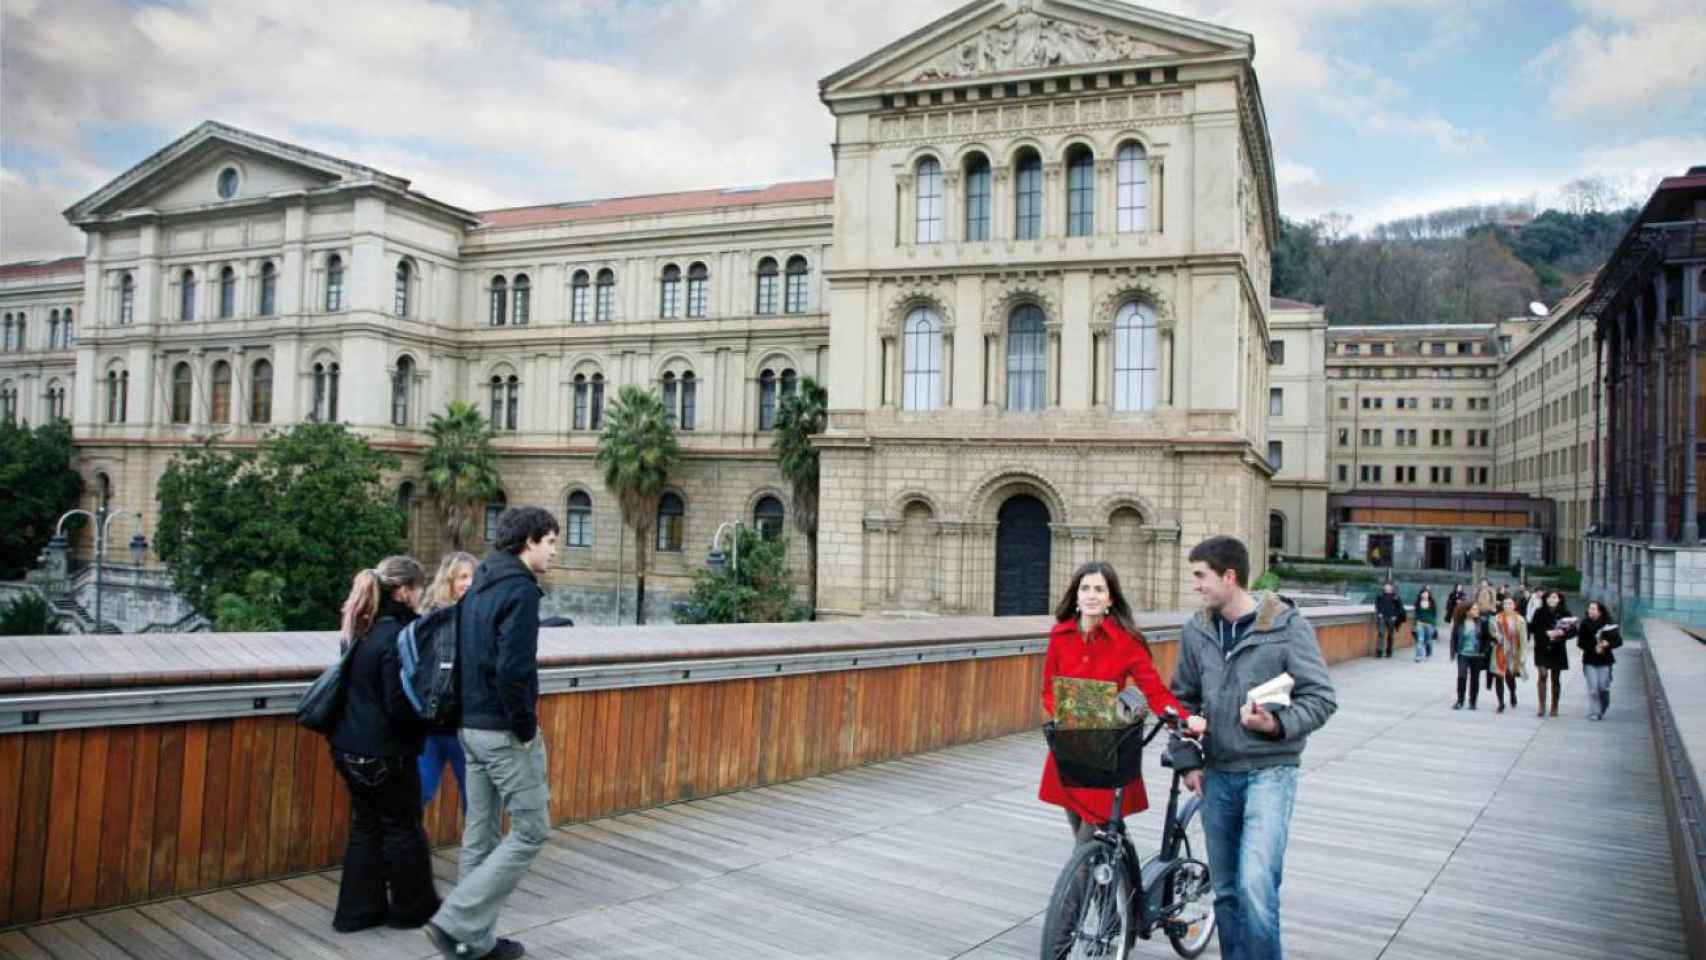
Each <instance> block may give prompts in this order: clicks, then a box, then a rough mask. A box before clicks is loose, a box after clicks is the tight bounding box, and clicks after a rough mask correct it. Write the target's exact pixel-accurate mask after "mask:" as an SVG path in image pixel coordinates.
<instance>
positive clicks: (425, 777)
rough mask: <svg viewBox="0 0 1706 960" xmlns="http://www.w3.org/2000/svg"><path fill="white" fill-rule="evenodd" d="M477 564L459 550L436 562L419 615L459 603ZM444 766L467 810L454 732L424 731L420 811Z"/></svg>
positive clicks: (464, 766)
mask: <svg viewBox="0 0 1706 960" xmlns="http://www.w3.org/2000/svg"><path fill="white" fill-rule="evenodd" d="M479 562H480V561H479V560H477V559H475V557H474V555H473V554H471V553H464V552H462V551H461V550H458V551H456V552H455V553H449V554H445V557H444V559H443V560H441V561H439V564H438V573H437V574H436V575H435V576H434V577H433V578H432V585H431V586H429V587H427V591H426V599H425V600H424V601H423V602H422V604H421V612H422V613H430V612H432V611H433V610H436V609H438V608H439V607H448V606H450V605H451V604H454V603H456V602H457V601H459V600H461V599H462V595H463V594H464V593H467V592H468V584H470V583H472V582H474V568H475V567H476V566H478V565H479ZM446 763H449V764H450V770H451V772H452V773H454V774H456V791H457V793H458V795H459V796H461V798H462V809H463V810H467V809H468V787H467V783H466V781H467V775H468V773H467V771H468V761H467V758H466V757H464V756H463V754H462V741H461V740H458V739H457V738H456V728H455V727H450V728H448V729H440V728H431V729H428V730H427V735H426V743H425V744H424V745H423V746H422V747H421V757H420V775H421V809H422V810H425V809H426V808H427V807H430V806H432V798H433V797H434V796H435V795H436V794H437V793H438V784H439V782H440V781H441V780H442V779H443V777H444V765H445V764H446Z"/></svg>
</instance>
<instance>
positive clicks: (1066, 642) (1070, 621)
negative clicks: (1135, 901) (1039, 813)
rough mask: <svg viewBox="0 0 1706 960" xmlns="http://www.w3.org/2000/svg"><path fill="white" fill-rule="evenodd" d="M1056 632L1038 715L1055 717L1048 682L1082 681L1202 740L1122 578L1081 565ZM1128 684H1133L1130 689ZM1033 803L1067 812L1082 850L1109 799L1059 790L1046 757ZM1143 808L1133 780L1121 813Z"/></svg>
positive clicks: (1058, 611) (1081, 790)
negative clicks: (1141, 705) (1111, 688)
mask: <svg viewBox="0 0 1706 960" xmlns="http://www.w3.org/2000/svg"><path fill="white" fill-rule="evenodd" d="M1054 619H1055V624H1054V629H1053V630H1052V631H1051V632H1050V634H1049V640H1048V652H1047V653H1046V654H1045V655H1044V657H1043V712H1044V713H1046V714H1048V715H1049V716H1050V717H1053V716H1054V678H1055V677H1080V678H1083V679H1086V680H1106V681H1109V682H1111V683H1114V684H1116V685H1117V686H1119V687H1121V688H1122V691H1121V694H1120V696H1121V698H1122V699H1126V700H1131V699H1132V698H1133V697H1140V698H1141V699H1142V700H1145V701H1147V702H1148V704H1149V709H1150V711H1151V712H1152V713H1154V714H1155V715H1157V716H1160V715H1161V714H1162V713H1163V712H1165V711H1166V709H1167V708H1168V707H1172V708H1174V709H1176V710H1178V711H1179V716H1180V719H1181V721H1183V722H1184V723H1185V729H1186V730H1187V731H1189V732H1190V733H1191V734H1192V735H1196V736H1200V735H1201V734H1202V732H1203V730H1205V729H1207V727H1208V721H1206V720H1204V719H1203V718H1202V717H1197V716H1191V715H1190V714H1189V712H1188V711H1187V710H1186V709H1185V708H1184V707H1183V706H1182V705H1180V703H1179V701H1178V700H1177V699H1175V698H1174V696H1173V694H1172V693H1171V692H1169V691H1168V689H1167V685H1166V684H1165V683H1163V682H1162V680H1161V675H1160V674H1159V673H1156V672H1155V662H1154V661H1153V660H1151V659H1150V658H1149V644H1148V642H1147V641H1145V640H1144V639H1143V634H1142V633H1140V632H1138V629H1137V624H1136V623H1134V622H1133V621H1132V618H1131V605H1130V604H1129V603H1127V602H1126V598H1125V594H1124V593H1122V592H1121V591H1120V578H1119V576H1118V574H1116V573H1115V572H1114V568H1113V566H1112V565H1110V564H1107V563H1102V562H1099V561H1092V562H1090V563H1086V564H1085V565H1083V566H1082V567H1079V568H1078V572H1076V573H1074V574H1073V575H1072V582H1071V583H1069V584H1067V586H1066V592H1065V593H1064V594H1062V595H1061V598H1060V603H1058V604H1057V605H1056V606H1055V611H1054ZM1127 682H1130V683H1134V684H1136V685H1137V689H1136V690H1133V689H1131V688H1130V687H1127V686H1126V684H1127ZM1037 798H1038V799H1040V800H1041V801H1043V802H1044V803H1052V804H1055V805H1056V806H1060V807H1065V808H1066V822H1067V824H1068V825H1070V826H1071V827H1072V832H1073V835H1074V837H1075V838H1076V839H1077V841H1078V842H1080V843H1082V842H1083V841H1085V840H1088V839H1090V837H1091V836H1092V835H1093V834H1094V833H1095V831H1096V827H1098V826H1099V825H1101V824H1104V823H1106V822H1108V817H1109V815H1110V814H1111V813H1112V810H1113V800H1114V792H1113V791H1112V790H1096V789H1091V788H1088V787H1069V786H1066V785H1064V784H1062V783H1061V780H1060V772H1059V770H1058V769H1056V767H1055V763H1054V755H1053V754H1052V753H1051V754H1049V755H1048V758H1047V759H1046V760H1044V761H1043V780H1042V787H1041V789H1040V790H1039V791H1038V793H1037ZM1147 809H1149V796H1148V794H1147V793H1145V791H1144V789H1143V780H1142V779H1141V778H1139V779H1138V780H1136V781H1135V782H1133V783H1132V784H1131V785H1130V786H1128V787H1126V789H1125V796H1124V799H1123V801H1122V802H1121V804H1120V813H1121V814H1122V815H1124V816H1130V815H1132V814H1134V813H1141V812H1142V811H1144V810H1147Z"/></svg>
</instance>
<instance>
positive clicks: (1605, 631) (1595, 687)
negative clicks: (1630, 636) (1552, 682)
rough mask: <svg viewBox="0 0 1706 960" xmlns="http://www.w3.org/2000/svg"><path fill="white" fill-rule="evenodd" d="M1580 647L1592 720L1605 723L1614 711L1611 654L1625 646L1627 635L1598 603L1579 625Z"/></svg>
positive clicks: (1592, 604)
mask: <svg viewBox="0 0 1706 960" xmlns="http://www.w3.org/2000/svg"><path fill="white" fill-rule="evenodd" d="M1575 632H1576V647H1577V648H1578V649H1580V650H1581V651H1582V678H1583V679H1584V680H1586V681H1587V693H1588V719H1589V720H1604V719H1605V711H1607V710H1610V709H1611V665H1612V664H1614V663H1616V662H1617V657H1616V656H1614V655H1613V654H1612V652H1611V651H1613V650H1616V649H1617V648H1618V647H1621V646H1623V631H1622V630H1619V629H1618V627H1617V624H1615V623H1613V622H1611V614H1610V612H1608V611H1607V610H1606V609H1605V605H1604V604H1602V603H1600V602H1599V601H1598V600H1590V601H1588V609H1587V613H1586V614H1584V615H1583V616H1582V619H1581V621H1580V622H1579V623H1578V624H1577V625H1576V631H1575Z"/></svg>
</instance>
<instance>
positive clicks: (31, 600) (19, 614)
mask: <svg viewBox="0 0 1706 960" xmlns="http://www.w3.org/2000/svg"><path fill="white" fill-rule="evenodd" d="M64 632H65V628H63V627H61V626H60V625H59V618H58V617H55V616H54V615H53V608H52V607H50V606H48V605H47V601H46V600H43V599H42V597H41V594H39V593H26V594H23V595H22V596H20V597H18V599H16V600H13V601H12V602H11V603H8V604H6V605H5V606H4V607H0V637H40V636H52V635H54V634H61V633H64Z"/></svg>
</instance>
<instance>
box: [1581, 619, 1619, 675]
mask: <svg viewBox="0 0 1706 960" xmlns="http://www.w3.org/2000/svg"><path fill="white" fill-rule="evenodd" d="M1610 626H1615V624H1612V623H1611V622H1610V621H1607V620H1589V619H1588V618H1586V617H1583V618H1582V619H1581V621H1580V623H1579V624H1578V626H1577V627H1576V646H1577V647H1579V648H1580V649H1581V651H1582V665H1583V666H1588V667H1609V666H1611V665H1612V664H1614V663H1616V662H1617V658H1616V657H1614V656H1612V655H1611V651H1613V650H1615V649H1617V648H1618V647H1621V646H1623V631H1622V630H1611V631H1610V632H1608V633H1606V634H1605V647H1606V649H1605V652H1604V653H1597V652H1595V650H1594V648H1595V647H1596V646H1597V645H1598V642H1599V636H1600V632H1601V631H1602V630H1604V629H1605V628H1606V627H1610Z"/></svg>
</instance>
